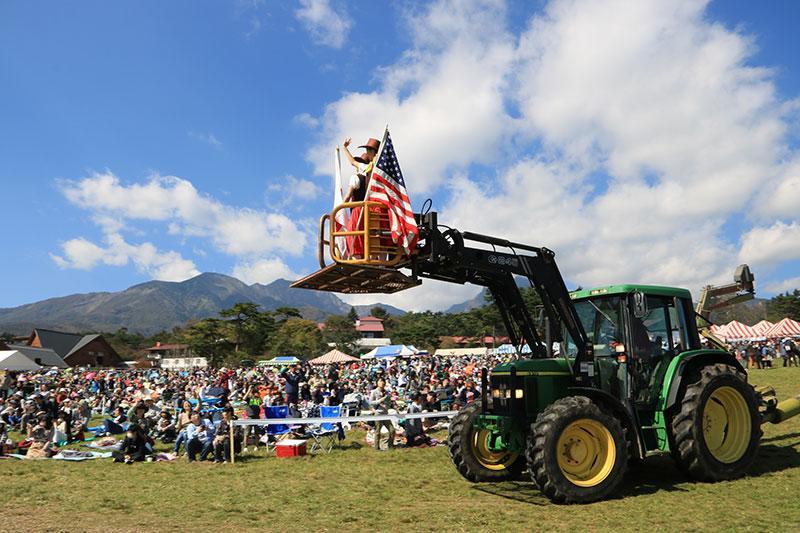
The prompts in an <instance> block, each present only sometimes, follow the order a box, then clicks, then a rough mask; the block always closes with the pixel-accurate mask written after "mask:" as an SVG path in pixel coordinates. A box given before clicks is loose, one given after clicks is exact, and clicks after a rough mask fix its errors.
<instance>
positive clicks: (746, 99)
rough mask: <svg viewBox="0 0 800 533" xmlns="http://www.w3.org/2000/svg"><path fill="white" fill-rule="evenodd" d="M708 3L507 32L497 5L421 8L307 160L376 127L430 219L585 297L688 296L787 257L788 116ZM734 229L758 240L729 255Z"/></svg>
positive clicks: (664, 5)
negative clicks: (635, 287) (601, 292)
mask: <svg viewBox="0 0 800 533" xmlns="http://www.w3.org/2000/svg"><path fill="white" fill-rule="evenodd" d="M706 4H707V2H704V1H701V0H687V1H647V2H635V3H630V2H625V1H623V0H556V1H551V2H550V3H548V4H547V5H546V7H545V9H544V10H543V12H541V13H539V14H537V15H534V16H533V17H532V18H531V19H530V20H529V21H528V24H527V25H525V26H524V29H523V30H522V31H521V32H520V33H519V34H518V35H514V34H512V32H511V31H510V30H509V29H508V27H507V26H506V25H505V20H506V18H505V10H504V4H503V3H502V2H490V1H475V2H451V1H448V0H440V1H438V2H434V3H430V4H427V5H426V6H425V7H424V8H423V10H422V11H421V12H420V13H416V14H413V15H411V16H409V17H408V21H409V28H410V30H411V31H410V34H411V39H412V47H411V49H410V50H408V51H407V52H406V53H405V54H404V55H403V56H402V58H401V59H400V60H399V61H397V62H396V63H394V64H392V65H388V66H384V67H379V68H376V69H375V71H374V73H373V74H374V78H375V80H377V82H378V85H377V88H376V89H375V90H374V91H372V92H367V93H350V94H346V95H344V96H342V97H341V98H340V99H338V100H336V101H334V102H332V103H330V104H329V105H328V106H327V107H326V108H325V112H324V114H323V115H322V116H321V117H319V119H320V121H321V129H320V131H321V134H320V142H319V143H318V144H317V145H316V146H315V147H313V148H312V149H311V150H310V151H309V153H308V158H309V160H310V161H311V162H312V163H313V164H314V166H315V170H316V172H317V173H320V174H330V173H331V169H330V164H329V152H330V149H331V146H333V145H335V144H336V143H338V142H341V140H342V139H343V138H345V137H347V136H353V137H354V138H355V139H356V140H357V141H359V140H361V139H362V138H366V137H368V136H376V135H377V134H378V133H379V132H378V131H376V128H377V127H380V125H381V124H382V123H383V122H385V121H388V122H389V123H390V125H391V129H392V135H393V138H394V141H395V145H396V146H397V149H398V153H399V157H400V162H401V165H402V167H403V170H404V174H405V175H406V179H407V183H408V186H409V190H410V192H411V195H412V199H414V198H419V197H420V195H421V193H423V192H430V191H436V190H437V189H439V188H441V187H442V186H443V185H445V184H446V185H447V186H448V187H447V189H448V191H449V195H448V197H446V200H445V202H444V205H439V206H436V207H438V208H439V210H440V211H441V212H442V214H441V216H440V220H441V221H442V222H444V223H446V224H448V225H453V226H455V227H461V228H464V229H471V230H474V231H480V232H485V233H492V234H497V235H503V236H508V237H511V238H514V239H516V240H520V241H522V242H530V243H533V244H541V245H546V246H548V247H551V248H553V249H555V250H556V252H557V254H558V257H559V263H560V265H561V267H562V270H564V272H565V275H566V276H567V278H568V279H569V280H571V281H572V282H573V283H578V284H581V285H584V286H588V285H596V284H605V283H611V282H619V281H626V282H648V283H665V284H674V285H681V286H687V287H689V288H692V289H697V288H699V287H701V286H702V285H705V284H707V283H716V282H726V281H728V280H729V279H730V275H731V272H732V271H733V268H734V267H735V265H736V264H737V262H738V261H739V260H741V258H745V257H752V258H753V259H751V261H752V262H754V263H755V264H756V265H757V264H758V263H759V262H762V263H763V264H764V265H766V264H777V263H779V262H780V261H782V260H784V261H785V260H789V258H791V257H794V256H795V251H794V250H795V248H794V245H792V244H791V242H792V241H791V239H793V238H795V235H796V234H795V231H796V230H795V228H796V227H798V225H800V220H798V211H797V205H798V203H800V200H799V199H800V192H799V191H800V189H798V188H800V181H798V180H799V179H800V178H798V176H800V170H799V169H800V162H798V161H800V158H799V157H798V155H797V150H796V147H794V146H793V145H792V143H791V142H790V139H789V133H788V131H789V127H788V124H790V123H792V121H793V120H794V117H793V113H794V112H795V110H796V107H797V103H796V102H794V103H793V102H785V101H782V100H781V99H780V97H779V96H778V93H777V91H776V88H775V71H774V70H772V69H770V68H764V67H762V66H758V65H755V64H754V61H753V54H754V52H755V50H756V43H755V40H754V38H753V37H752V36H750V35H747V34H745V33H743V32H742V31H741V30H739V29H730V28H726V27H725V26H723V25H722V24H719V23H716V22H714V21H712V20H710V18H709V16H708V14H707V13H706V11H705V8H706ZM442 13H447V16H441V15H442ZM376 122H377V123H376ZM475 163H483V164H487V165H492V166H494V167H495V168H496V169H497V174H496V175H495V176H491V175H489V176H486V175H483V176H480V178H477V177H475V176H473V175H470V174H469V172H470V170H471V169H470V165H472V164H475ZM415 206H416V205H415ZM742 213H745V214H744V215H742ZM743 216H744V220H738V221H737V224H734V225H732V226H735V227H740V226H741V225H742V224H744V225H745V226H747V225H749V224H758V227H756V228H755V229H753V230H752V231H751V232H750V233H746V234H745V235H742V236H741V237H742V239H741V242H740V235H738V234H731V233H730V231H731V230H730V229H729V228H730V226H729V225H727V222H729V221H730V220H731V219H734V218H738V219H742V217H743ZM776 217H784V220H785V222H784V223H778V224H776V223H775V219H776ZM797 242H800V239H798V240H797ZM740 244H741V248H742V249H741V250H739V247H740ZM426 284H427V282H426ZM432 290H433V289H432ZM435 290H436V291H441V292H442V293H445V292H446V291H447V290H449V288H448V287H442V288H441V289H440V288H437V289H435ZM426 297H429V298H431V299H443V298H446V295H445V294H442V295H435V296H434V295H429V294H426Z"/></svg>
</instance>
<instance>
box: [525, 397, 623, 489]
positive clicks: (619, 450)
mask: <svg viewBox="0 0 800 533" xmlns="http://www.w3.org/2000/svg"><path fill="white" fill-rule="evenodd" d="M527 458H528V470H529V471H530V473H531V477H532V478H533V481H534V483H536V485H537V486H538V487H539V490H541V491H542V493H544V495H545V496H547V497H548V498H550V499H551V500H552V501H554V502H556V503H588V502H592V501H595V500H599V499H602V498H604V497H606V496H607V495H608V494H610V493H611V492H612V491H613V490H614V489H615V488H616V487H617V486H618V485H619V483H620V482H621V481H622V478H623V477H624V476H625V471H626V470H627V466H628V442H627V440H626V439H625V430H624V429H623V428H622V424H620V422H619V420H617V418H616V417H614V416H613V415H611V414H609V413H606V412H605V411H603V410H601V409H600V407H599V406H598V405H597V404H595V403H594V402H592V401H591V400H590V399H589V398H586V397H584V396H568V397H566V398H561V399H560V400H556V401H555V402H553V403H552V404H550V405H549V406H548V407H547V408H546V409H545V410H544V411H542V412H541V413H540V414H539V416H537V417H536V422H534V423H533V425H532V426H531V432H530V434H529V435H528V448H527Z"/></svg>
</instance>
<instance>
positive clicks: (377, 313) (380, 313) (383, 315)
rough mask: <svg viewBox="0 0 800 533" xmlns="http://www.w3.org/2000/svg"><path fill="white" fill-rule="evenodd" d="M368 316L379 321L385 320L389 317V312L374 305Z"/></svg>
mask: <svg viewBox="0 0 800 533" xmlns="http://www.w3.org/2000/svg"><path fill="white" fill-rule="evenodd" d="M369 314H370V316H374V317H375V318H380V319H381V320H386V319H387V318H389V317H390V316H391V315H389V311H387V310H386V309H384V308H383V307H381V306H379V305H376V306H375V307H373V308H372V309H370V310H369Z"/></svg>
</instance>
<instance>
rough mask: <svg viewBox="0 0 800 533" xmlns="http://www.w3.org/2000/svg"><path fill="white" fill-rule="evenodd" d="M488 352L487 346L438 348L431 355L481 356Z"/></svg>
mask: <svg viewBox="0 0 800 533" xmlns="http://www.w3.org/2000/svg"><path fill="white" fill-rule="evenodd" d="M488 353H489V348H486V347H485V346H484V347H481V348H439V349H438V350H436V351H435V352H433V355H439V356H445V357H483V356H485V355H486V354H488Z"/></svg>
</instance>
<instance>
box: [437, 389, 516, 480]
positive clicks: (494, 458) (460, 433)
mask: <svg viewBox="0 0 800 533" xmlns="http://www.w3.org/2000/svg"><path fill="white" fill-rule="evenodd" d="M480 412H481V406H480V404H479V403H477V402H476V403H473V404H471V405H467V406H466V407H464V408H463V409H461V410H460V411H459V412H458V414H457V415H456V416H455V417H453V420H452V422H450V428H449V434H448V437H447V448H448V450H449V451H450V458H451V459H452V460H453V464H454V465H455V466H456V469H457V470H458V472H459V473H460V474H461V475H462V476H464V477H465V478H466V479H468V480H469V481H472V482H473V483H476V482H480V481H506V480H509V479H517V478H519V476H520V475H521V474H522V471H523V470H524V469H525V459H524V458H523V457H521V456H520V454H518V453H513V452H507V451H493V450H492V449H490V448H489V437H490V432H489V431H487V430H485V429H480V428H476V427H475V426H474V421H475V417H476V416H478V415H479V414H480Z"/></svg>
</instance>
